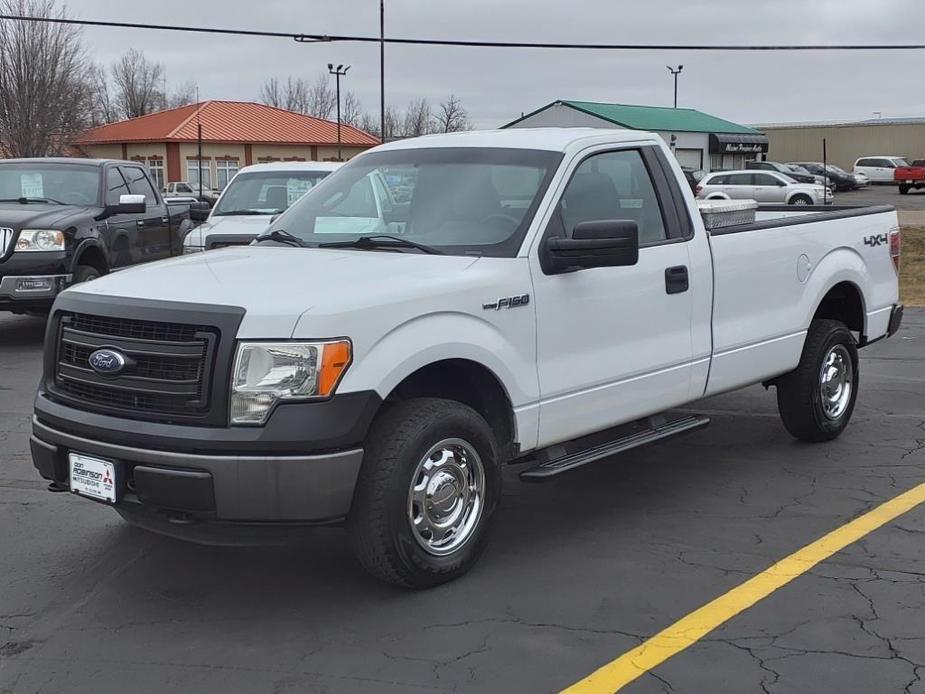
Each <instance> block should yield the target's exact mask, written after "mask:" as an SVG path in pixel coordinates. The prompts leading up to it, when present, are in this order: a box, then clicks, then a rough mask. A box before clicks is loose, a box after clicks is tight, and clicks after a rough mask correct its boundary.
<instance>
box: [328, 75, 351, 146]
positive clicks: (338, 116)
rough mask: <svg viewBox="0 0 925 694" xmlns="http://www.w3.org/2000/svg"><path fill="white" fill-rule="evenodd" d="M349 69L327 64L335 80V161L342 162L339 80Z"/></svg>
mask: <svg viewBox="0 0 925 694" xmlns="http://www.w3.org/2000/svg"><path fill="white" fill-rule="evenodd" d="M349 69H350V66H349V65H348V66H347V67H344V66H343V65H338V66H337V67H334V63H328V72H329V73H330V74H332V75H334V76H335V78H336V79H337V161H343V157H341V153H340V78H341V77H342V76H344V75H346V74H347V70H349Z"/></svg>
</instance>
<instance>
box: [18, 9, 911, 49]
mask: <svg viewBox="0 0 925 694" xmlns="http://www.w3.org/2000/svg"><path fill="white" fill-rule="evenodd" d="M0 19H10V20H17V21H24V22H42V23H45V24H72V25H77V26H90V27H109V28H120V29H151V30H156V31H181V32H192V33H199V34H221V35H226V36H227V35H231V36H258V37H263V38H285V39H292V40H294V41H298V42H300V43H319V42H320V43H334V42H339V43H380V42H383V43H392V44H404V45H415V46H456V47H466V48H553V49H572V50H602V51H920V50H925V44H922V43H901V44H806V45H800V44H766V45H746V44H725V45H714V44H657V43H648V44H647V43H543V42H530V41H463V40H451V39H421V38H405V39H402V38H382V37H379V36H361V35H349V34H294V33H292V32H284V31H257V30H254V29H222V28H218V27H204V26H193V25H185V26H181V25H176V24H141V23H137V22H107V21H101V20H91V19H63V18H58V17H27V16H18V15H0Z"/></svg>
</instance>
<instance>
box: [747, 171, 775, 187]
mask: <svg viewBox="0 0 925 694" xmlns="http://www.w3.org/2000/svg"><path fill="white" fill-rule="evenodd" d="M780 184H781V182H780V180H778V179H777V178H775V177H774V176H770V175H768V174H752V185H756V186H779V185H780Z"/></svg>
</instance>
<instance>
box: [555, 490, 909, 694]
mask: <svg viewBox="0 0 925 694" xmlns="http://www.w3.org/2000/svg"><path fill="white" fill-rule="evenodd" d="M923 501H925V484H920V485H919V486H917V487H913V488H912V489H910V490H909V491H907V492H904V493H902V494H900V495H899V496H897V497H894V498H892V499H890V500H889V501H887V502H884V503H883V504H881V505H880V506H877V507H876V508H875V509H873V510H871V511H868V512H867V513H865V514H864V515H863V516H859V517H858V518H855V519H854V520H853V521H851V522H849V523H847V524H845V525H843V526H841V527H840V528H836V529H835V530H833V531H832V532H830V533H829V534H828V535H825V536H823V537H821V538H819V539H818V540H816V541H815V542H812V543H811V544H808V545H806V546H805V547H803V548H802V549H800V550H797V551H796V552H794V553H793V554H791V555H790V556H789V557H787V558H785V559H782V560H780V561H779V562H777V563H776V564H774V565H773V566H771V567H770V568H768V569H766V570H765V571H763V572H762V573H760V574H758V575H756V576H753V577H752V578H750V579H748V580H747V581H746V582H745V583H743V584H741V585H739V586H736V587H735V588H733V589H732V590H730V591H729V592H728V593H726V594H725V595H721V596H720V597H718V598H716V599H715V600H713V601H712V602H709V603H707V604H706V605H704V606H703V607H701V608H699V609H697V610H695V611H694V612H691V613H690V614H689V615H687V616H686V617H682V618H681V619H680V620H678V621H677V622H675V623H674V624H672V625H671V626H670V627H668V628H667V629H664V630H663V631H660V632H659V633H658V634H656V635H655V636H653V637H652V638H650V639H648V640H646V641H645V642H643V643H642V644H640V645H639V646H637V647H636V648H634V649H633V650H631V651H628V652H626V653H624V654H623V655H621V656H620V657H619V658H617V659H616V660H613V661H611V662H609V663H607V664H606V665H604V666H603V667H602V668H600V669H598V670H596V671H595V672H593V673H591V674H590V675H588V676H587V677H586V678H585V679H583V680H581V681H580V682H576V683H575V684H573V685H572V686H571V687H568V688H567V689H565V690H563V692H564V694H605V693H606V694H612V693H613V692H617V691H619V690H620V689H622V688H623V687H625V686H626V685H627V684H629V683H630V682H632V681H634V680H636V679H638V678H639V677H641V676H642V675H644V674H645V673H647V672H649V671H650V670H652V669H653V668H655V667H657V666H658V665H661V664H662V663H664V662H665V661H666V660H668V659H669V658H671V657H672V656H673V655H676V654H678V653H680V652H681V651H683V650H684V649H685V648H687V647H689V646H692V645H693V644H695V643H696V642H697V641H699V640H700V639H702V638H703V637H704V636H706V635H707V634H709V633H710V632H711V631H713V630H714V629H716V628H717V627H718V626H720V625H722V624H723V623H725V622H727V621H728V620H730V619H732V618H733V617H735V616H736V615H737V614H739V613H740V612H743V611H744V610H747V609H748V608H749V607H751V606H752V605H754V604H755V603H756V602H758V601H759V600H762V599H764V598H766V597H768V596H769V595H770V594H771V593H773V592H774V591H775V590H777V589H778V588H782V587H784V586H785V585H787V584H788V583H790V581H792V580H793V579H795V578H797V577H799V576H801V575H803V574H804V573H806V572H807V571H809V570H810V569H812V568H813V567H814V566H816V564H818V563H819V562H822V561H825V560H826V559H828V558H829V557H831V556H832V555H833V554H835V553H836V552H840V551H841V550H843V549H844V548H845V547H847V546H848V545H850V544H852V543H854V542H857V541H858V540H860V539H861V538H863V537H864V536H865V535H867V534H869V533H871V532H873V531H874V530H876V529H877V528H880V527H882V526H884V525H886V524H887V523H890V522H891V521H894V520H896V519H897V518H898V517H899V516H901V515H903V514H904V513H906V512H907V511H910V510H912V509H913V508H915V507H916V506H918V505H919V504H921V503H922V502H923Z"/></svg>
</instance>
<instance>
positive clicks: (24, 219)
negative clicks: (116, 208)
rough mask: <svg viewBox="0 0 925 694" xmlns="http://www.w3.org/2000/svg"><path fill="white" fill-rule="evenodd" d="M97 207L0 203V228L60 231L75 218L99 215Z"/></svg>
mask: <svg viewBox="0 0 925 694" xmlns="http://www.w3.org/2000/svg"><path fill="white" fill-rule="evenodd" d="M101 211H102V210H100V209H99V208H98V207H85V206H83V205H80V206H77V205H52V204H47V205H46V204H39V203H30V204H28V205H21V204H19V203H18V202H0V227H12V228H13V229H60V230H62V231H63V230H64V229H65V228H66V227H68V226H70V224H71V221H72V220H73V219H74V218H76V217H87V216H91V215H94V214H99V213H100V212H101Z"/></svg>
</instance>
